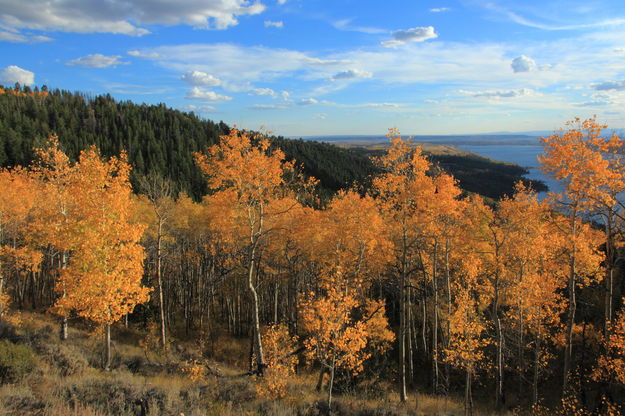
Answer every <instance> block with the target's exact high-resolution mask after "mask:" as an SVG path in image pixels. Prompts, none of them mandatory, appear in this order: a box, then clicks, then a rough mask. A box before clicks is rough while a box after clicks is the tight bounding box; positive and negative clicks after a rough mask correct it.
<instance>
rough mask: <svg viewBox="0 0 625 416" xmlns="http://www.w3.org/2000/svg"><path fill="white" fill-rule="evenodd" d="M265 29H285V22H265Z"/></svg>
mask: <svg viewBox="0 0 625 416" xmlns="http://www.w3.org/2000/svg"><path fill="white" fill-rule="evenodd" d="M265 27H275V28H277V29H282V28H283V27H284V22H282V21H278V22H273V21H271V20H265Z"/></svg>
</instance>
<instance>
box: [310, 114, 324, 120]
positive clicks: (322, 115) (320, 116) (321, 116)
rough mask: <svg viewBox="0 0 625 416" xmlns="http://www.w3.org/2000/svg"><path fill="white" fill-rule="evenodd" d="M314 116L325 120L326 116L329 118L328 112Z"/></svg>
mask: <svg viewBox="0 0 625 416" xmlns="http://www.w3.org/2000/svg"><path fill="white" fill-rule="evenodd" d="M313 118H316V119H317V120H325V119H326V118H328V115H327V114H326V113H319V114H315V115H314V116H313Z"/></svg>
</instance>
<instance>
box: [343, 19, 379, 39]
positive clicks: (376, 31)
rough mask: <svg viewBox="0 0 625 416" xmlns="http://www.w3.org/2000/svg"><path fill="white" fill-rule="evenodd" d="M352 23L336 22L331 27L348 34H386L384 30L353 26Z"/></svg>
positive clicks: (349, 21) (348, 21)
mask: <svg viewBox="0 0 625 416" xmlns="http://www.w3.org/2000/svg"><path fill="white" fill-rule="evenodd" d="M352 21H353V19H342V20H337V21H334V22H332V26H334V28H335V29H338V30H344V31H348V32H361V33H368V34H371V35H376V34H380V33H386V32H387V31H386V30H384V29H380V28H377V27H370V26H358V25H353V24H352Z"/></svg>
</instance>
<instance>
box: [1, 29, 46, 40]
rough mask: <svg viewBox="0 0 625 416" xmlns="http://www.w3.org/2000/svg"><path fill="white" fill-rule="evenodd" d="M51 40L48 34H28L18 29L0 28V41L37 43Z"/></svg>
mask: <svg viewBox="0 0 625 416" xmlns="http://www.w3.org/2000/svg"><path fill="white" fill-rule="evenodd" d="M51 40H53V39H52V38H50V37H48V36H42V35H28V34H23V33H20V32H19V31H12V30H0V41H4V42H13V43H39V42H50V41H51Z"/></svg>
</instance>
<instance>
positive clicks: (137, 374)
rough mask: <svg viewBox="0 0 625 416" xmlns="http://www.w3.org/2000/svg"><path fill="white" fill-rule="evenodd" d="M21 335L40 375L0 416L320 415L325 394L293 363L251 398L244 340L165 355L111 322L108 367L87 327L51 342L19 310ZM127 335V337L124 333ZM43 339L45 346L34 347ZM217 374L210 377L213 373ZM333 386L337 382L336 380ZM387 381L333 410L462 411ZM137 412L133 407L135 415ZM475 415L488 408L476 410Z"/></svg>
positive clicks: (50, 324)
mask: <svg viewBox="0 0 625 416" xmlns="http://www.w3.org/2000/svg"><path fill="white" fill-rule="evenodd" d="M22 319H23V321H22V322H23V323H24V326H23V327H21V328H20V329H19V332H20V334H21V335H22V337H23V339H26V340H27V341H25V342H27V343H29V344H28V345H30V346H31V347H33V350H35V351H36V352H37V354H41V356H40V357H39V358H40V359H39V362H40V363H41V368H40V370H41V373H42V375H41V376H40V377H30V378H28V377H26V378H24V379H23V380H21V381H20V382H19V383H17V384H15V385H8V386H2V387H0V415H20V416H21V415H33V416H35V415H37V416H61V415H69V416H78V415H85V416H109V415H116V416H117V415H134V414H140V412H145V414H146V415H148V416H157V415H167V416H169V415H172V416H173V415H175V416H178V415H179V414H181V413H183V414H184V415H185V416H204V415H220V416H221V415H223V416H229V415H237V416H238V415H275V416H287V415H288V416H290V415H301V416H321V415H324V414H327V408H326V405H325V403H326V401H327V392H326V391H321V392H317V391H316V390H315V386H316V384H317V375H318V373H317V371H316V370H314V369H306V368H304V369H301V370H300V372H299V374H298V375H296V376H294V377H293V378H291V379H290V380H289V381H288V384H287V389H288V394H287V396H286V397H285V398H283V399H281V400H266V399H263V398H260V397H257V396H256V391H255V386H254V379H253V378H252V377H246V376H241V374H242V373H243V372H244V371H245V370H246V367H247V362H246V359H247V357H248V354H249V340H246V339H239V338H234V337H229V336H225V335H224V336H220V337H219V341H218V342H215V343H214V344H213V345H212V347H211V348H204V349H202V348H200V347H199V346H197V344H195V343H192V342H188V343H178V344H177V345H176V348H173V351H172V352H170V353H169V354H158V353H149V354H147V355H148V357H146V354H145V351H144V350H143V349H142V348H141V347H140V346H139V340H140V339H141V333H140V332H139V331H136V330H133V329H125V328H121V329H120V328H117V331H116V332H115V336H116V337H115V343H114V355H115V358H114V368H115V369H114V370H113V371H112V372H104V371H102V370H101V368H100V362H101V361H100V353H101V351H100V348H101V347H100V346H101V338H100V336H99V333H97V332H94V331H93V328H90V327H89V326H87V325H84V324H83V325H82V326H80V325H74V326H73V327H71V329H70V340H69V341H67V342H64V343H61V342H60V341H58V333H57V331H56V326H55V325H56V322H55V321H54V320H53V319H52V318H51V317H49V316H44V315H38V314H32V313H27V312H25V313H24V314H23V316H22ZM124 335H127V337H124ZM42 344H44V345H45V347H42V346H41V345H42ZM59 351H61V352H62V353H63V354H61V356H62V357H61V358H63V360H66V361H67V360H70V359H72V358H73V359H75V360H77V361H80V360H83V361H87V362H88V365H87V367H85V368H82V367H80V371H77V372H70V373H68V372H67V371H61V370H60V369H59V367H58V365H57V364H56V363H54V362H53V361H54V357H59ZM202 353H204V354H205V356H206V353H208V354H209V358H208V361H207V360H204V361H203V362H206V363H208V365H209V367H210V369H211V371H212V374H213V375H207V376H206V377H205V378H204V380H202V381H199V382H193V381H191V380H190V379H189V377H188V376H187V375H186V374H182V373H181V372H179V371H178V370H177V369H178V368H179V365H180V364H182V363H184V362H185V361H187V360H189V359H194V358H189V357H201V356H202ZM216 373H217V374H220V376H215V375H214V374H216ZM337 387H340V386H337ZM394 388H395V387H394V386H393V385H392V384H390V383H388V382H385V381H378V380H373V379H372V380H368V381H367V382H363V383H361V384H360V385H359V386H358V387H357V388H354V389H352V390H350V393H343V394H340V393H339V391H340V389H339V388H337V392H336V393H335V394H334V401H333V403H334V405H333V409H332V410H333V412H332V414H333V415H337V416H338V415H345V416H378V415H379V416H387V415H388V416H390V415H397V416H409V415H415V416H416V415H448V416H451V415H462V414H463V413H464V411H463V405H462V402H461V401H459V400H456V399H453V398H445V397H433V396H428V395H414V394H413V395H411V396H410V400H409V401H408V402H407V403H400V401H399V397H398V395H397V393H395V391H394ZM137 412H139V413H137ZM475 414H476V416H477V415H480V414H484V415H485V414H488V413H481V412H479V411H478V412H476V413H475Z"/></svg>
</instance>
